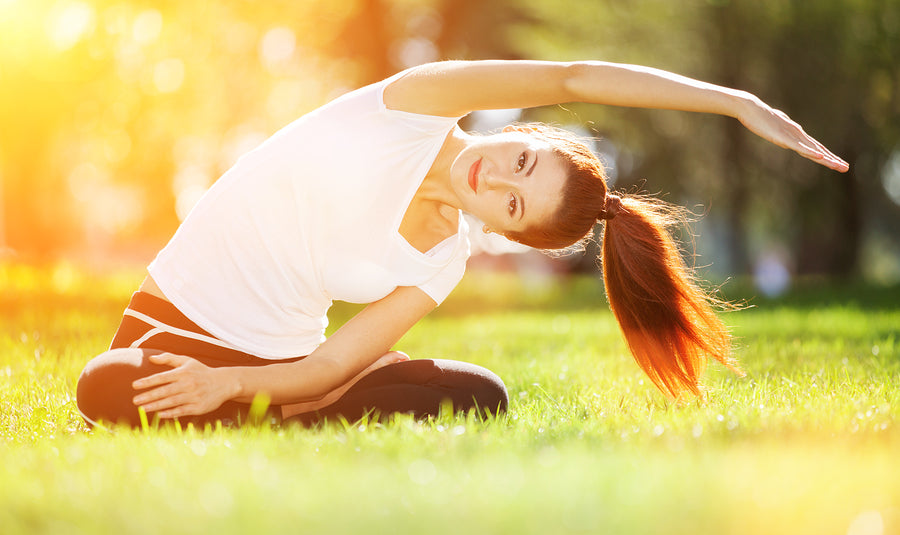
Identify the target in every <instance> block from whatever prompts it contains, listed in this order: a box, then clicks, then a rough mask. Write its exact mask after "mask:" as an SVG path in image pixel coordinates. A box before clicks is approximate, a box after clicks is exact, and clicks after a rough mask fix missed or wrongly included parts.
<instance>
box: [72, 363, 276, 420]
mask: <svg viewBox="0 0 900 535" xmlns="http://www.w3.org/2000/svg"><path fill="white" fill-rule="evenodd" d="M159 353H163V351H162V350H159V349H141V348H121V349H111V350H109V351H107V352H106V353H102V354H101V355H98V356H97V357H94V358H93V359H92V360H91V361H90V362H88V364H87V366H85V368H84V371H82V372H81V377H80V378H79V379H78V388H77V393H76V399H77V403H78V410H79V411H80V412H81V415H82V417H84V419H85V421H87V422H88V424H90V425H91V426H96V425H98V424H99V423H100V422H107V423H113V424H122V425H129V426H131V427H140V425H141V419H140V414H139V412H138V408H137V406H136V405H135V404H134V403H133V402H132V399H133V398H134V396H136V395H137V394H138V392H140V391H139V390H135V389H134V388H132V386H131V383H132V382H134V381H135V380H137V379H140V378H141V377H147V376H149V375H153V374H154V373H158V372H162V371H166V370H170V369H171V368H170V367H168V366H161V365H159V364H153V363H152V362H150V360H149V357H150V356H151V355H156V354H159ZM198 360H200V361H201V362H203V363H204V364H206V365H208V366H212V367H218V366H223V365H234V364H233V363H226V362H222V361H216V360H213V359H209V358H202V357H201V358H198ZM280 415H281V407H278V406H273V407H270V408H269V411H268V412H267V413H266V418H276V419H277V420H280ZM147 417H148V419H149V421H151V422H152V421H153V413H150V414H148V415H147ZM249 417H250V405H249V404H247V403H238V402H235V401H227V402H225V403H223V404H222V405H221V406H220V407H219V408H217V409H216V410H214V411H212V412H209V413H206V414H202V415H199V416H191V417H187V418H180V419H179V420H180V421H181V422H183V423H193V424H195V425H203V424H206V423H214V422H216V421H222V422H224V423H226V424H232V423H235V424H236V423H243V422H246V421H247V420H248V418H249Z"/></svg>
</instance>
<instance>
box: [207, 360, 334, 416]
mask: <svg viewBox="0 0 900 535" xmlns="http://www.w3.org/2000/svg"><path fill="white" fill-rule="evenodd" d="M218 371H219V373H220V378H219V380H220V381H221V382H222V384H224V385H228V386H227V387H226V388H227V389H228V390H229V392H231V393H232V395H231V396H230V399H232V400H234V401H238V402H242V403H250V402H252V401H253V399H254V398H255V397H256V396H257V395H258V394H265V395H266V396H268V397H269V398H270V400H271V402H272V403H273V404H276V405H282V404H286V403H300V402H308V401H316V400H319V399H321V398H323V397H325V396H326V395H327V394H328V393H329V392H331V391H332V390H334V389H336V388H338V387H340V386H341V384H343V383H344V382H345V381H344V380H343V379H344V375H345V374H346V372H344V371H342V370H340V369H339V366H337V365H336V364H335V363H334V361H332V360H330V359H309V358H307V359H304V360H300V361H297V362H285V363H275V364H268V365H266V366H235V367H228V368H218Z"/></svg>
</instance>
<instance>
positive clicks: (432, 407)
mask: <svg viewBox="0 0 900 535" xmlns="http://www.w3.org/2000/svg"><path fill="white" fill-rule="evenodd" d="M572 101H580V102H589V103H597V104H609V105H617V106H632V107H646V108H666V109H675V110H685V111H696V112H709V113H717V114H722V115H728V116H731V117H735V118H737V119H739V120H740V121H741V122H742V123H743V124H744V125H745V126H746V127H747V128H748V129H750V130H751V131H753V132H754V133H756V134H757V135H759V136H761V137H763V138H765V139H767V140H769V141H771V142H773V143H775V144H776V145H779V146H781V147H784V148H788V149H791V150H794V151H796V152H797V153H799V154H800V155H802V156H804V157H806V158H809V159H811V160H813V161H814V162H817V163H820V164H822V165H825V166H827V167H829V168H832V169H835V170H838V171H846V170H847V168H848V165H847V164H846V163H845V162H844V161H842V160H841V159H840V158H838V157H837V156H835V155H834V154H832V153H831V152H829V151H828V150H827V149H826V148H825V147H824V146H822V145H821V144H820V143H818V142H817V141H815V140H814V139H812V138H811V137H809V136H808V135H806V134H805V133H804V132H803V130H802V129H801V128H800V127H799V126H798V125H797V124H796V123H794V122H792V121H791V120H790V119H789V118H788V117H787V116H786V115H785V114H784V113H782V112H780V111H777V110H774V109H772V108H770V107H769V106H767V105H766V104H765V103H763V102H762V101H760V100H759V99H758V98H756V97H754V96H753V95H751V94H749V93H746V92H742V91H737V90H733V89H727V88H723V87H719V86H715V85H711V84H707V83H703V82H699V81H696V80H692V79H689V78H685V77H682V76H678V75H674V74H672V73H668V72H665V71H660V70H656V69H650V68H645V67H638V66H633V65H620V64H612V63H603V62H574V63H555V62H538V61H477V62H465V61H458V62H457V61H453V62H441V63H433V64H427V65H422V66H419V67H415V68H412V69H409V70H407V71H404V72H401V73H398V74H397V75H395V76H393V77H391V78H388V79H386V80H384V81H382V82H379V83H376V84H373V85H370V86H367V87H364V88H362V89H359V90H356V91H354V92H351V93H348V94H346V95H344V96H342V97H340V98H338V99H336V100H335V101H333V102H331V103H329V104H327V105H325V106H323V107H322V108H319V109H317V110H315V111H313V112H311V113H309V114H307V115H305V116H303V117H301V118H300V119H298V120H296V121H294V122H293V123H291V124H290V125H288V126H287V127H285V128H284V129H282V130H281V131H279V132H278V133H276V134H275V135H274V136H272V137H271V138H270V139H269V140H267V141H266V142H265V143H263V144H262V145H260V146H259V147H258V148H256V149H255V150H253V151H251V152H249V153H248V154H246V155H244V156H243V157H242V158H241V159H239V160H238V162H237V163H236V164H235V165H234V167H232V168H231V169H230V170H229V171H228V172H226V173H225V174H224V175H223V176H222V177H221V178H220V179H219V180H218V181H217V182H216V183H215V184H214V185H213V186H212V187H211V188H210V190H209V191H208V192H207V193H206V195H205V196H204V197H203V199H202V200H201V201H200V202H199V203H198V204H197V206H196V207H195V208H194V209H193V211H192V212H191V213H190V215H189V216H188V217H187V219H185V221H184V222H183V223H182V225H181V227H180V228H179V229H178V231H177V232H176V233H175V236H174V237H173V238H172V240H171V241H170V242H169V243H168V245H166V247H165V248H164V249H163V250H162V251H161V252H160V253H159V254H158V256H157V257H156V259H154V261H153V262H152V263H151V264H150V266H149V268H148V272H149V275H148V276H147V278H146V280H145V281H144V283H143V284H142V285H141V287H140V290H139V291H138V292H137V293H135V294H134V296H133V297H132V300H131V302H130V304H129V305H128V308H127V309H126V310H125V313H124V318H123V320H122V323H121V325H120V327H119V330H118V331H117V332H116V335H115V338H114V339H113V341H112V345H111V349H110V350H109V351H107V352H106V353H103V354H101V355H100V356H98V357H96V358H94V359H93V360H91V361H90V362H89V363H88V365H87V367H86V368H85V370H84V372H83V373H82V374H81V378H80V380H79V383H78V407H79V410H80V411H81V413H82V414H83V415H84V417H85V419H86V420H87V421H88V422H89V423H90V424H92V425H93V424H94V423H96V422H98V421H101V420H102V421H110V422H117V421H118V422H125V423H128V424H131V425H139V421H140V420H139V412H138V407H142V408H143V409H144V410H145V411H146V413H147V414H148V415H149V416H150V418H154V417H158V418H161V419H173V418H177V419H179V420H181V421H191V422H196V423H205V422H212V421H215V420H225V421H233V422H236V423H239V422H241V421H243V420H245V419H246V417H247V413H248V409H249V406H250V403H251V401H252V400H253V399H254V397H255V396H257V395H260V394H261V395H264V396H266V397H267V398H268V399H269V400H270V402H271V405H270V406H269V407H270V413H269V414H270V415H271V416H273V417H275V418H279V419H282V420H289V419H297V420H300V421H304V422H310V421H315V420H317V419H320V418H324V417H329V416H332V417H333V416H337V415H341V416H343V417H345V418H347V419H348V420H353V419H357V418H359V417H361V416H362V415H363V414H365V413H366V411H376V412H377V413H379V414H382V415H385V414H390V413H393V412H408V413H413V414H415V415H416V416H419V417H422V416H427V415H436V414H437V413H438V411H439V410H440V408H441V406H442V404H444V403H446V401H447V400H449V401H450V402H451V403H452V404H453V407H454V408H455V409H457V410H468V409H471V408H477V410H479V411H484V412H491V413H495V412H497V411H502V410H504V409H505V408H506V406H507V393H506V388H505V386H504V385H503V382H502V381H501V380H500V379H499V378H498V377H497V376H496V375H494V374H493V373H492V372H490V371H488V370H486V369H484V368H481V367H479V366H475V365H472V364H467V363H463V362H456V361H448V360H409V357H407V356H406V355H404V354H402V353H399V352H395V351H391V348H392V346H394V344H395V343H396V342H397V341H398V340H399V339H400V337H401V336H403V334H404V333H405V332H406V331H407V330H409V329H410V327H412V326H413V325H414V324H415V323H416V322H417V321H419V320H420V319H421V318H422V317H423V316H425V314H427V313H428V312H429V311H431V310H432V309H433V308H435V307H436V306H437V305H438V304H440V303H441V301H443V300H444V298H445V297H447V295H448V294H449V293H450V291H451V290H452V289H453V288H454V286H456V284H457V283H458V282H459V280H460V278H461V277H462V275H463V272H464V270H465V264H466V259H467V257H468V254H469V248H468V240H467V233H468V232H469V229H468V228H467V225H466V223H465V220H464V219H463V218H462V217H461V212H467V213H469V214H471V215H473V216H474V217H476V218H477V219H479V220H480V221H482V222H483V223H484V227H483V228H482V229H474V231H476V232H488V233H489V232H495V233H498V234H501V235H503V236H505V237H506V238H508V239H510V240H514V241H516V242H520V243H523V244H525V245H529V246H531V247H536V248H540V249H559V248H564V247H568V246H570V245H572V244H574V243H576V242H578V241H579V240H582V239H585V238H586V237H588V236H589V234H590V233H591V229H592V228H593V227H594V225H595V223H596V222H597V221H598V220H603V221H605V226H604V231H603V247H602V264H603V276H604V281H605V284H606V291H607V295H608V299H609V304H610V307H611V308H612V310H613V312H614V313H615V316H616V319H617V320H618V322H619V325H620V327H621V329H622V332H623V334H624V336H625V339H626V341H627V343H628V346H629V348H630V350H631V352H632V354H633V355H634V358H635V359H636V361H637V363H638V364H639V365H640V367H641V368H642V369H643V370H644V372H646V374H647V375H648V376H649V378H650V379H651V380H652V381H653V382H654V384H656V386H657V387H659V388H660V389H661V390H662V391H663V392H665V393H667V394H668V395H670V396H672V397H676V398H677V397H680V396H682V395H684V394H687V393H691V394H695V395H699V394H700V393H701V385H700V377H701V373H702V371H703V369H704V365H705V363H706V361H707V360H708V359H709V358H710V357H711V358H714V359H716V360H718V361H720V362H722V363H723V364H725V365H726V366H728V367H730V368H732V369H735V370H737V364H736V363H735V362H734V360H733V359H732V358H731V357H730V355H729V351H730V339H729V335H728V332H727V330H726V328H725V327H724V325H723V324H722V323H721V322H720V320H719V319H718V318H717V317H716V316H715V314H714V312H713V310H712V308H711V307H710V303H709V301H708V299H707V297H706V295H705V294H704V293H703V292H702V291H701V290H700V289H699V288H698V287H697V286H696V285H694V284H693V282H692V278H691V274H690V272H689V271H688V270H687V268H686V267H685V265H684V264H683V262H682V261H681V258H680V256H679V253H678V250H677V247H676V246H675V245H674V244H673V242H672V240H671V238H670V237H669V235H668V231H667V229H666V227H667V225H669V224H670V223H671V222H672V218H673V213H674V211H673V210H674V209H672V208H670V207H667V206H666V205H664V204H663V203H661V202H658V201H654V200H649V199H647V198H644V197H637V196H627V195H617V194H613V193H609V192H607V188H606V178H605V175H604V171H603V165H602V164H601V162H600V161H599V160H598V159H597V158H596V157H595V156H594V155H593V154H592V153H591V151H590V150H589V149H588V148H587V147H586V146H585V145H584V144H583V143H581V142H579V141H578V140H577V139H576V138H574V137H573V136H572V135H570V134H567V133H565V132H562V131H559V130H556V129H551V128H548V127H545V126H541V125H530V126H512V127H507V128H505V129H504V130H503V132H502V133H498V134H494V135H488V136H479V137H474V136H470V135H468V134H466V133H465V132H463V131H462V130H460V128H459V127H458V126H457V121H458V120H459V119H460V118H461V117H463V116H464V115H466V114H468V113H469V112H471V111H473V110H484V109H503V108H526V107H533V106H542V105H548V104H558V103H565V102H572ZM334 299H338V300H342V301H349V302H353V303H369V305H368V306H367V307H366V308H365V309H363V310H362V311H361V312H359V313H358V314H357V315H356V316H354V317H353V318H352V319H351V320H350V321H348V322H347V323H346V324H344V325H343V326H341V328H340V329H339V330H338V331H337V332H335V333H334V334H333V335H332V336H331V337H329V338H328V339H327V340H326V338H325V336H324V332H325V327H326V324H327V318H326V312H327V311H328V308H329V307H330V305H331V303H332V300H334Z"/></svg>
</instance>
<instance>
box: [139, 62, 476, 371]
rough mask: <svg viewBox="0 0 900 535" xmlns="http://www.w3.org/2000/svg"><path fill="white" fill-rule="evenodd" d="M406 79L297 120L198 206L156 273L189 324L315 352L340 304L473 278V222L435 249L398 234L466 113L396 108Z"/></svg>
mask: <svg viewBox="0 0 900 535" xmlns="http://www.w3.org/2000/svg"><path fill="white" fill-rule="evenodd" d="M402 74H403V73H399V74H398V75H396V76H394V77H392V78H389V79H387V80H384V81H382V82H379V83H377V84H373V85H370V86H367V87H364V88H362V89H358V90H356V91H353V92H351V93H348V94H346V95H344V96H342V97H340V98H338V99H336V100H334V101H332V102H331V103H329V104H326V105H325V106H323V107H321V108H319V109H317V110H315V111H313V112H311V113H309V114H307V115H304V116H303V117H301V118H299V119H297V120H296V121H294V122H293V123H291V124H289V125H288V126H286V127H285V128H283V129H282V130H280V131H279V132H277V133H276V134H275V135H274V136H272V137H271V138H269V139H268V140H267V141H266V142H264V143H263V144H262V145H260V146H259V147H258V148H256V149H254V150H253V151H251V152H249V153H247V154H246V155H244V156H242V157H241V158H240V159H239V160H238V161H237V163H236V164H235V165H234V167H232V168H231V169H229V170H228V171H227V172H226V173H225V174H224V175H222V177H221V178H220V179H219V180H218V181H217V182H216V183H215V184H214V185H213V186H212V187H211V188H210V189H209V191H208V192H207V193H206V194H205V195H204V196H203V198H202V199H201V200H200V201H199V202H198V203H197V205H196V206H195V207H194V209H193V210H192V211H191V213H190V214H189V215H188V217H187V218H186V219H185V221H184V222H183V223H182V225H181V226H180V227H179V229H178V231H177V232H176V233H175V235H174V236H173V237H172V239H171V241H170V242H169V243H168V245H166V247H165V248H164V249H163V250H162V251H160V253H159V254H158V255H157V257H156V259H155V260H154V261H153V262H152V263H151V264H150V266H149V268H148V269H149V272H150V275H151V276H152V277H153V279H154V280H155V281H156V283H157V284H158V285H159V287H160V289H161V290H162V291H163V293H164V294H165V295H166V297H167V298H168V299H169V300H170V301H171V302H172V303H173V304H174V305H175V306H176V307H177V308H178V309H179V310H180V311H181V312H182V313H184V314H185V315H186V316H187V317H188V318H190V319H191V320H192V321H194V322H195V323H197V324H198V325H199V326H200V327H202V328H204V329H206V330H207V331H209V332H210V333H212V334H213V335H215V336H217V337H219V338H221V339H222V340H224V341H226V342H228V343H230V344H232V345H234V346H236V347H237V348H239V349H241V350H243V351H246V352H248V353H251V354H254V355H258V356H260V357H263V358H269V359H281V358H289V357H295V356H301V355H308V354H309V353H311V352H312V351H313V350H314V349H315V348H316V347H317V346H318V345H319V344H321V343H322V342H323V341H324V340H325V334H324V333H325V327H326V326H327V325H328V319H327V317H326V312H327V311H328V308H329V307H330V306H331V304H332V300H341V301H349V302H353V303H371V302H373V301H377V300H378V299H381V298H382V297H385V296H386V295H388V294H389V293H390V292H391V291H393V290H394V289H395V288H396V287H398V286H416V287H419V288H421V289H422V290H423V291H424V292H425V293H427V294H428V295H429V296H430V297H431V298H432V299H434V300H435V302H437V303H441V302H442V301H443V300H444V298H445V297H447V295H448V294H449V293H450V291H451V290H452V289H453V288H454V287H455V286H456V284H457V283H458V282H459V280H460V279H461V278H462V275H463V273H464V271H465V264H466V260H467V258H468V256H469V244H468V239H467V234H468V226H467V224H466V222H465V220H464V218H463V217H462V215H461V214H460V218H459V228H458V230H457V233H456V234H455V235H454V236H451V237H450V238H448V239H447V240H444V241H443V242H441V243H440V244H438V245H437V246H436V247H435V248H434V249H432V250H431V251H429V252H428V253H422V252H420V251H418V250H417V249H415V248H414V247H412V246H411V245H410V244H409V243H408V242H407V241H406V240H405V239H404V238H403V237H402V236H401V235H400V232H399V228H400V222H401V220H402V218H403V216H404V214H405V213H406V209H407V207H408V205H409V203H410V201H411V200H412V198H413V195H414V194H415V192H416V190H417V189H418V188H419V186H420V184H421V182H422V180H424V178H425V174H426V173H427V172H428V170H429V169H430V167H431V165H432V163H433V162H434V159H435V157H436V156H437V154H438V151H439V150H440V148H441V146H442V144H443V142H444V140H445V139H446V137H447V135H448V134H449V133H450V131H451V130H452V129H453V127H454V126H455V125H456V123H457V121H458V118H448V117H437V116H427V115H418V114H414V113H408V112H403V111H397V110H390V109H388V108H387V107H386V106H385V105H384V100H383V92H384V88H385V87H386V86H387V85H388V84H389V83H390V82H391V81H393V80H395V79H396V78H397V77H399V76H401V75H402Z"/></svg>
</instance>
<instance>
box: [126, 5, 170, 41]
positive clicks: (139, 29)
mask: <svg viewBox="0 0 900 535" xmlns="http://www.w3.org/2000/svg"><path fill="white" fill-rule="evenodd" d="M162 26H163V17H162V14H161V13H160V12H159V11H157V10H155V9H148V10H146V11H142V12H141V13H140V14H139V15H138V16H137V17H135V19H134V25H133V26H132V28H131V35H132V36H133V37H134V40H135V41H137V42H138V43H140V44H142V45H148V44H150V43H153V42H155V41H156V40H157V39H159V34H160V33H161V32H162Z"/></svg>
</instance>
